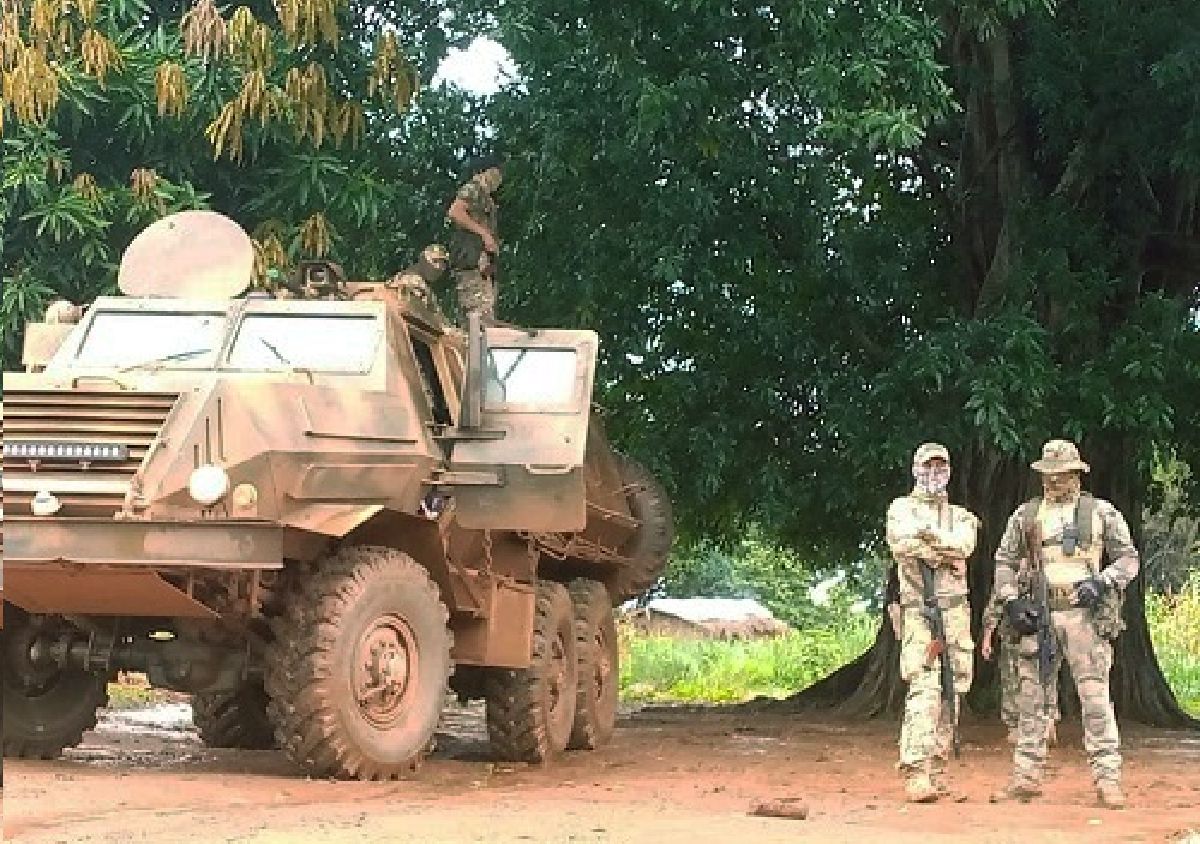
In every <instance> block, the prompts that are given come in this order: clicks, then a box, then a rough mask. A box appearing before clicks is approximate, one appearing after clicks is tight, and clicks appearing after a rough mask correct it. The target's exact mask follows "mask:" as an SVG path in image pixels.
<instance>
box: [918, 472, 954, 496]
mask: <svg viewBox="0 0 1200 844" xmlns="http://www.w3.org/2000/svg"><path fill="white" fill-rule="evenodd" d="M913 480H914V481H916V485H917V492H919V493H921V494H923V495H945V494H946V487H947V486H949V484H950V467H949V466H928V465H926V466H913Z"/></svg>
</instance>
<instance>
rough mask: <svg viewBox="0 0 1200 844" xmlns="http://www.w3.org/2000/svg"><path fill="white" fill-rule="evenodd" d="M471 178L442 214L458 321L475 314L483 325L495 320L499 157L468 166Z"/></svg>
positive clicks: (500, 165) (501, 170) (481, 159)
mask: <svg viewBox="0 0 1200 844" xmlns="http://www.w3.org/2000/svg"><path fill="white" fill-rule="evenodd" d="M470 173H471V179H470V181H468V182H467V183H466V184H464V185H463V186H462V187H460V188H459V189H458V191H457V192H456V193H455V195H454V200H453V201H452V202H451V203H450V207H449V209H448V210H447V211H446V220H447V222H449V223H450V224H451V226H452V227H453V230H452V234H451V237H450V264H451V267H452V268H453V272H454V280H455V284H456V287H457V290H458V305H459V311H460V312H461V313H460V315H459V316H460V318H461V319H462V320H463V323H464V324H465V323H466V318H467V314H468V313H470V312H472V311H475V312H477V313H478V314H479V316H480V319H481V320H482V321H483V322H484V323H485V324H490V323H494V322H495V320H496V268H497V263H496V259H497V253H499V251H500V241H499V238H498V237H497V207H496V196H495V194H496V189H497V188H499V187H500V182H501V181H502V179H503V176H504V174H503V169H502V163H501V161H500V159H499V158H497V157H494V156H487V157H484V158H479V159H476V160H475V161H473V162H472V163H471V165H470Z"/></svg>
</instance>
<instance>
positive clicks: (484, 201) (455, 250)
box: [446, 179, 497, 270]
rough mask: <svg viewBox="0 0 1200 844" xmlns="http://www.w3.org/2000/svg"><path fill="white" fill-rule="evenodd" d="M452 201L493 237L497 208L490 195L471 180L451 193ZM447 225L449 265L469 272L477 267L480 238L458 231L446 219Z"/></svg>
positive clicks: (477, 182)
mask: <svg viewBox="0 0 1200 844" xmlns="http://www.w3.org/2000/svg"><path fill="white" fill-rule="evenodd" d="M454 196H455V199H461V200H463V202H465V203H466V206H467V213H468V214H469V215H470V216H471V219H472V220H474V221H475V222H477V223H479V224H480V225H483V226H486V227H487V229H488V231H490V232H491V233H492V234H493V235H495V234H496V225H497V207H496V200H495V199H494V198H493V197H492V194H491V193H489V192H488V190H487V189H486V188H485V187H484V186H483V185H482V184H481V183H480V182H479V180H478V179H471V181H469V182H467V183H466V184H465V185H463V186H462V187H460V188H459V189H458V192H457V193H455V195H454ZM446 222H447V224H448V225H449V226H450V229H451V231H450V266H452V267H454V269H456V270H473V269H476V268H478V267H479V257H480V255H481V254H482V252H483V239H482V238H481V237H480V236H479V235H477V234H475V233H474V232H471V231H467V230H466V229H464V228H460V227H459V226H458V225H456V224H455V223H454V222H453V221H452V220H450V218H449V217H447V218H446Z"/></svg>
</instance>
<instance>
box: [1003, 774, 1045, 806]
mask: <svg viewBox="0 0 1200 844" xmlns="http://www.w3.org/2000/svg"><path fill="white" fill-rule="evenodd" d="M1041 794H1042V786H1041V784H1040V783H1036V782H1034V781H1033V780H1030V779H1025V778H1023V777H1013V778H1012V779H1011V780H1009V782H1008V785H1006V786H1004V788H1002V789H1000V790H999V791H997V792H995V793H993V794H992V796H991V798H990V801H991V802H992V803H1008V802H1011V801H1014V800H1016V801H1019V802H1021V803H1028V802H1029V801H1030V800H1032V799H1033V798H1034V797H1040V796H1041Z"/></svg>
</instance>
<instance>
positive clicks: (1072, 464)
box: [1029, 440, 1092, 475]
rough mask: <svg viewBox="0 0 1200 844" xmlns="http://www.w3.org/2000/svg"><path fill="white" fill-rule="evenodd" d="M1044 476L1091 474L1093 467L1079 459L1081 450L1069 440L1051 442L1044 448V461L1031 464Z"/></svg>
mask: <svg viewBox="0 0 1200 844" xmlns="http://www.w3.org/2000/svg"><path fill="white" fill-rule="evenodd" d="M1029 465H1030V467H1031V468H1032V469H1033V470H1034V471H1036V472H1041V473H1042V474H1044V475H1053V474H1057V473H1058V472H1090V471H1092V467H1091V466H1089V465H1088V464H1086V463H1084V462H1083V461H1082V460H1080V459H1079V449H1078V448H1076V447H1075V443H1073V442H1069V441H1067V440H1050V442H1048V443H1046V444H1045V445H1044V446H1042V459H1041V460H1035V461H1033V462H1032V463H1030V464H1029Z"/></svg>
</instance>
